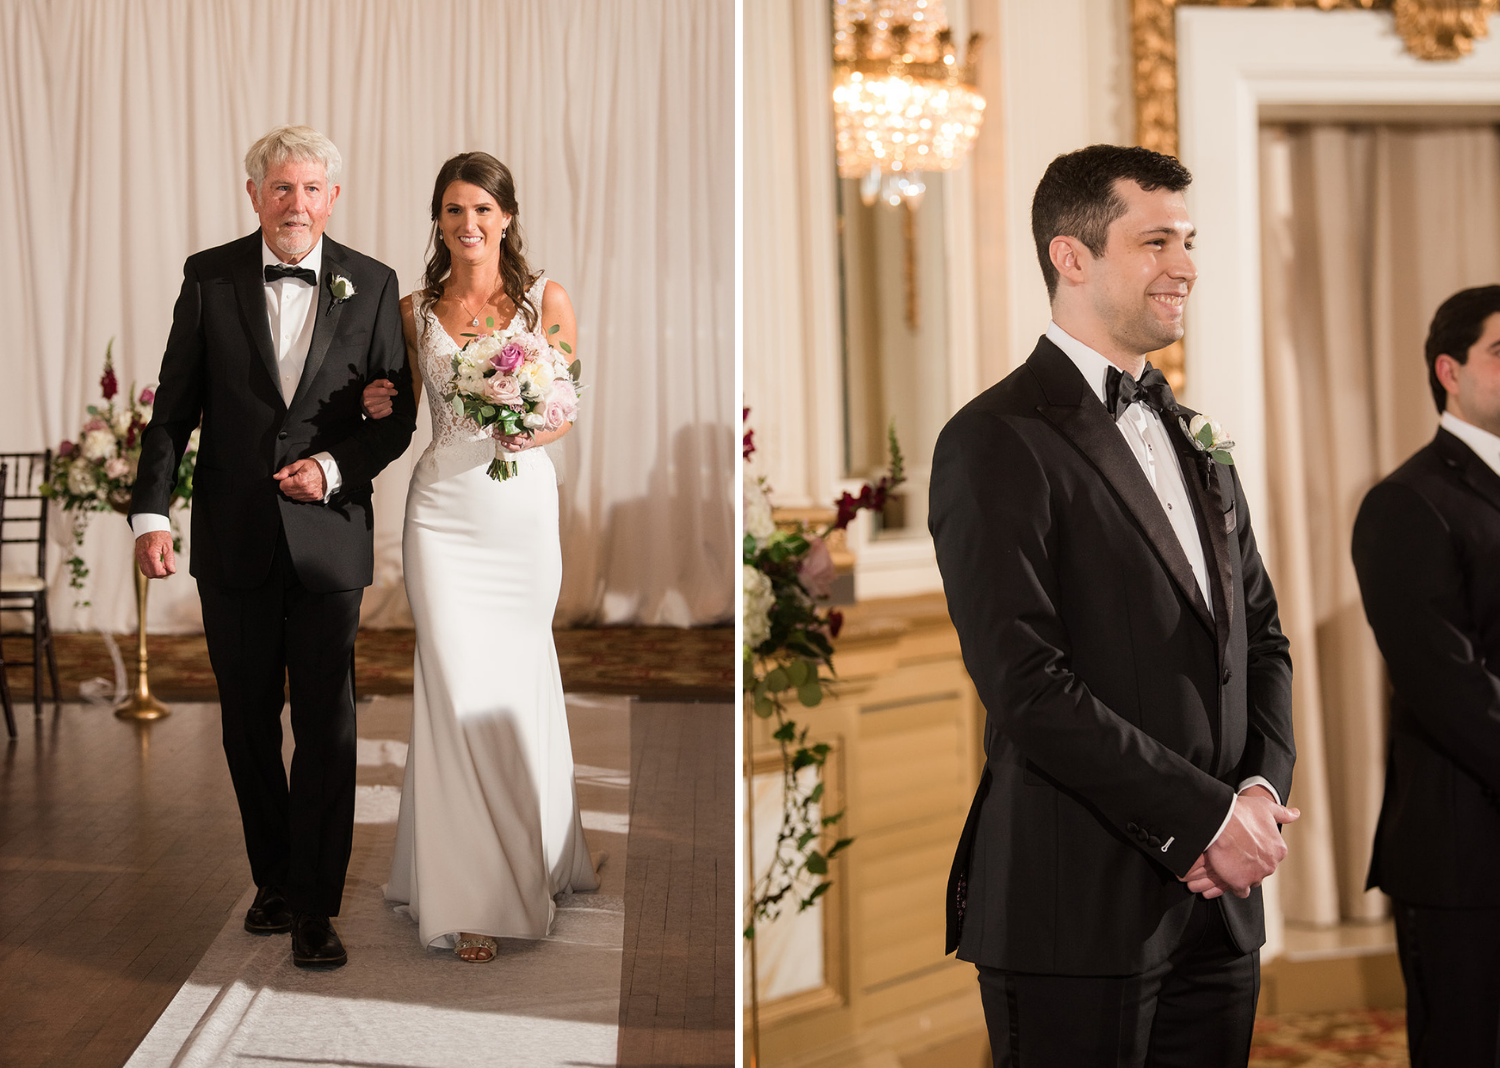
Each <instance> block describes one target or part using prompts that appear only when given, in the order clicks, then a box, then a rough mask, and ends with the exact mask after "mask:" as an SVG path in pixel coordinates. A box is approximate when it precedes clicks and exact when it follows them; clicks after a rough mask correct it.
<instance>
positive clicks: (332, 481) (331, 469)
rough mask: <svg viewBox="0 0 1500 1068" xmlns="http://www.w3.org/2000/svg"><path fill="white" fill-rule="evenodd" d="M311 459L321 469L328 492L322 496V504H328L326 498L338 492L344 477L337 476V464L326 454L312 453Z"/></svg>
mask: <svg viewBox="0 0 1500 1068" xmlns="http://www.w3.org/2000/svg"><path fill="white" fill-rule="evenodd" d="M313 459H314V460H316V461H318V466H319V467H321V468H322V469H323V480H324V481H325V482H327V483H328V492H327V493H325V494H323V503H324V504H327V503H328V498H330V497H332V496H333V495H334V494H335V493H337V492H338V491H339V487H340V486H342V485H343V484H344V476H343V475H341V474H339V462H338V461H337V460H335V459H334V458H333V457H332V456H330V455H329V454H328V453H326V452H315V453H313Z"/></svg>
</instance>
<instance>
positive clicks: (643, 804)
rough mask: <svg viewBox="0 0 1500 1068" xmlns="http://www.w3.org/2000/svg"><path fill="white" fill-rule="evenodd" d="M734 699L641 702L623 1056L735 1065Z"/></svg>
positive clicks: (633, 760) (633, 728)
mask: <svg viewBox="0 0 1500 1068" xmlns="http://www.w3.org/2000/svg"><path fill="white" fill-rule="evenodd" d="M734 723H735V715H734V706H733V705H730V704H703V705H684V704H645V703H638V704H636V705H635V707H634V708H633V709H632V711H631V714H630V793H631V796H630V847H629V858H628V862H627V865H626V869H625V959H624V963H623V965H622V968H623V970H622V972H621V978H620V1052H619V1063H620V1064H621V1065H622V1066H628V1068H637V1066H642V1068H643V1066H646V1065H653V1066H654V1065H697V1066H708V1065H729V1064H733V1063H734V1047H735V1031H734V1023H735V1010H734V1004H735V1002H734V970H735V967H736V965H737V960H738V949H739V938H738V937H737V933H738V924H737V923H736V910H735V894H734V788H735V783H736V782H737V781H738V779H737V777H736V775H735V771H734Z"/></svg>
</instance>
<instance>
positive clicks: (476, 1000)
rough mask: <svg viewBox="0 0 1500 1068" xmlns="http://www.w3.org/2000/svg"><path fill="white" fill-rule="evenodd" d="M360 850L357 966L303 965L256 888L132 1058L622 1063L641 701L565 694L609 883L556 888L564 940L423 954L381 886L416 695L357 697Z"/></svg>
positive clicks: (143, 1061)
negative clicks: (628, 856)
mask: <svg viewBox="0 0 1500 1068" xmlns="http://www.w3.org/2000/svg"><path fill="white" fill-rule="evenodd" d="M358 715H359V733H360V744H359V750H360V751H359V760H360V769H359V771H360V778H359V781H360V786H359V797H358V801H357V806H356V814H355V821H356V826H355V837H354V856H353V859H352V861H351V862H350V865H349V878H348V882H347V884H346V886H345V891H344V904H343V911H342V913H341V914H340V915H339V916H338V917H337V918H336V919H335V920H334V925H335V927H337V929H338V931H339V934H340V937H342V938H343V940H344V944H345V946H347V947H348V950H349V963H348V964H347V965H345V966H344V967H342V968H338V969H335V970H333V971H326V972H324V971H304V970H302V969H299V968H296V967H294V966H293V964H292V959H291V940H290V938H289V937H288V936H286V935H272V936H270V937H257V936H255V935H250V934H247V933H245V931H244V928H243V927H242V926H241V925H242V923H243V920H244V914H245V909H246V908H248V907H249V905H250V901H251V899H252V898H253V897H254V889H255V888H254V887H253V886H252V887H249V888H247V889H246V891H245V895H244V897H243V898H242V899H241V900H240V902H239V903H238V904H237V905H236V906H235V910H234V912H233V914H232V915H231V916H230V917H229V920H228V922H227V923H226V924H225V925H224V929H223V930H222V931H221V932H219V935H218V937H217V938H216V939H214V942H213V945H212V946H210V947H209V950H208V952H207V953H206V954H204V957H203V960H202V961H200V962H199V964H198V967H197V968H196V969H194V971H193V974H192V975H191V976H190V977H189V979H188V981H187V983H186V984H184V986H183V987H182V989H181V990H180V991H178V993H177V996H176V997H175V998H174V999H173V1000H172V1003H171V1004H170V1005H169V1006H168V1007H167V1010H166V1011H165V1012H164V1013H162V1016H161V1018H160V1019H159V1020H157V1022H156V1026H155V1027H153V1028H152V1029H151V1032H150V1033H149V1034H148V1035H147V1036H146V1038H145V1040H144V1041H143V1042H142V1043H141V1045H140V1046H139V1048H137V1050H136V1051H135V1054H134V1055H133V1056H132V1057H131V1058H130V1061H129V1062H128V1063H127V1065H126V1068H168V1066H171V1068H220V1066H245V1068H248V1066H252V1065H254V1066H261V1068H265V1066H271V1065H285V1066H297V1068H323V1066H329V1068H332V1066H351V1065H361V1066H371V1068H374V1066H379V1068H468V1066H470V1065H473V1066H476V1068H478V1066H484V1068H491V1066H495V1065H524V1066H527V1068H530V1066H549V1065H558V1066H564V1065H566V1066H573V1065H579V1066H585V1065H613V1064H614V1063H615V1053H616V1045H617V1041H618V1027H619V1015H620V963H621V945H622V942H623V938H624V927H625V903H624V894H625V890H624V887H625V845H626V831H627V829H628V825H629V801H630V790H629V785H630V783H629V775H630V772H629V769H630V704H629V698H625V697H602V696H591V695H579V694H569V695H568V726H569V730H570V731H571V733H572V738H573V754H574V759H575V761H576V762H577V772H576V774H577V780H578V800H579V804H580V806H581V807H582V808H583V825H584V829H585V831H586V832H587V835H588V842H589V849H590V851H591V852H592V853H594V854H595V859H596V861H597V859H598V854H599V853H601V852H603V853H605V854H607V855H608V858H609V859H608V860H607V861H606V862H605V863H604V865H603V866H602V868H601V869H600V872H599V875H600V888H599V891H598V892H597V893H592V894H573V895H567V896H564V897H561V898H559V899H558V910H557V919H556V921H555V923H554V924H553V931H552V936H551V937H550V938H548V939H546V940H545V941H540V942H527V941H521V940H515V939H504V940H502V941H501V943H500V953H499V956H498V957H497V959H496V960H494V961H493V962H491V963H489V964H468V963H465V962H464V961H461V960H459V959H458V958H457V957H455V956H454V955H453V953H452V952H451V951H439V950H429V949H424V948H422V947H421V946H419V945H418V943H417V928H416V924H415V923H414V922H412V920H411V919H410V918H409V917H408V916H407V915H406V912H405V909H404V908H392V907H391V906H389V905H388V904H387V903H386V901H385V899H384V897H383V895H382V894H381V889H380V888H381V886H382V885H383V884H384V883H385V881H386V879H387V877H388V875H389V871H390V861H391V850H392V847H393V845H394V840H395V831H396V822H395V821H396V803H397V800H398V799H399V797H400V785H399V784H400V782H401V770H402V767H403V766H404V764H405V760H406V744H405V740H406V738H407V735H408V730H409V725H410V719H411V699H410V698H376V699H374V700H373V701H370V702H366V703H363V704H361V705H360V706H359V713H358Z"/></svg>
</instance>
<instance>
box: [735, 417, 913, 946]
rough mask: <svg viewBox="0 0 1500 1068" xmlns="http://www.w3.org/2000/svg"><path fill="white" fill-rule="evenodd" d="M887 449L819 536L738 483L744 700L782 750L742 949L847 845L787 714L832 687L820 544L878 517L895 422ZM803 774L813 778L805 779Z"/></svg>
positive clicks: (895, 447)
mask: <svg viewBox="0 0 1500 1068" xmlns="http://www.w3.org/2000/svg"><path fill="white" fill-rule="evenodd" d="M748 414H749V412H748V410H747V411H746V415H748ZM888 439H889V443H890V449H891V468H890V472H889V474H888V475H886V476H885V477H884V478H881V479H880V481H879V482H877V483H874V484H873V485H872V484H868V483H867V484H866V485H865V486H864V487H863V488H862V489H861V491H860V493H859V494H858V495H857V496H855V495H853V494H850V493H847V492H846V493H844V494H843V495H842V496H841V497H840V498H839V500H838V501H837V502H836V503H837V508H838V512H837V517H836V518H835V520H834V522H833V523H832V524H831V525H830V526H829V527H828V528H827V529H826V530H824V531H823V532H822V534H812V533H810V532H809V531H808V530H807V529H806V528H805V526H804V525H803V524H801V523H800V522H799V523H798V524H796V527H795V529H791V530H785V529H779V528H778V527H777V526H776V524H775V523H774V521H773V520H772V518H771V504H770V497H769V493H768V490H767V487H766V485H765V482H764V480H762V479H757V480H754V481H753V482H752V481H750V480H747V481H746V486H745V541H744V547H743V555H742V576H743V583H744V595H745V645H744V649H743V655H744V672H743V677H744V700H745V701H746V702H747V704H748V705H749V706H750V709H751V711H753V712H754V713H755V715H756V716H758V717H760V718H761V719H775V721H776V729H775V730H774V731H773V732H772V735H771V736H772V737H773V738H775V739H776V742H777V744H778V745H779V746H780V748H781V777H782V783H781V794H782V812H781V825H780V827H779V828H778V829H777V832H776V843H775V847H774V848H773V850H772V855H771V860H770V863H769V865H768V866H767V868H766V870H765V872H764V874H762V875H759V876H755V875H754V873H753V872H752V877H753V882H752V886H751V908H750V919H749V922H748V923H747V924H746V926H745V929H744V937H745V938H747V939H750V938H754V937H755V927H756V924H757V923H760V922H762V921H770V920H774V919H775V918H776V917H777V916H779V915H780V914H781V911H782V909H783V908H785V907H786V906H788V905H789V904H791V903H793V902H795V903H796V906H797V911H798V912H803V911H805V910H806V909H808V908H811V907H812V905H813V904H814V903H815V902H816V901H817V900H818V898H820V897H822V896H823V895H824V894H826V893H827V892H828V890H829V889H830V888H831V887H832V886H833V880H832V879H830V878H829V863H830V862H831V861H832V860H833V859H834V858H835V857H837V856H838V855H839V854H840V853H842V852H843V851H844V850H845V849H847V848H848V847H849V846H850V845H851V844H852V843H853V841H854V840H853V839H852V838H837V837H834V835H833V831H832V828H834V827H835V826H836V825H837V824H838V823H839V822H840V821H841V820H842V819H843V817H844V812H843V810H842V809H841V810H839V811H838V812H835V813H833V814H831V815H826V816H825V815H821V814H820V809H819V805H820V804H821V803H822V800H823V797H824V790H825V785H826V784H825V782H824V779H823V768H824V766H825V764H826V763H827V760H828V755H829V753H830V752H831V751H832V750H831V747H830V746H829V745H828V744H827V743H826V742H816V741H811V740H810V738H809V732H810V728H809V727H807V726H803V725H800V724H799V723H798V722H797V721H796V720H794V719H793V718H792V717H791V715H790V714H789V711H790V708H791V702H792V701H793V700H794V699H795V701H796V702H797V704H798V705H800V706H801V707H804V708H814V707H816V706H817V705H818V704H820V703H821V702H822V700H823V697H824V695H825V694H826V693H827V692H828V688H829V687H830V686H831V685H832V684H833V682H834V669H833V641H832V639H834V638H836V637H838V633H839V629H840V627H841V626H842V625H843V616H842V614H841V613H840V612H839V611H838V610H837V609H836V608H826V609H825V608H820V607H819V602H820V601H823V600H826V598H827V595H828V585H829V583H830V581H831V579H832V572H833V565H832V560H831V558H830V557H829V555H828V548H827V545H826V544H825V539H826V538H827V537H828V536H829V535H830V534H832V533H833V532H834V531H835V530H843V529H845V528H846V527H848V525H849V523H850V522H851V521H852V520H853V519H854V517H855V516H856V515H858V514H859V512H860V511H861V510H863V509H872V510H876V511H878V510H880V509H881V508H883V507H884V506H885V501H886V497H887V495H888V494H889V492H890V491H891V490H892V489H894V488H895V487H896V486H898V485H900V484H901V482H902V481H903V480H904V470H903V464H902V456H901V447H900V444H899V443H898V442H897V440H896V427H895V423H894V421H893V422H892V424H891V427H890V430H889V433H888ZM754 451H755V446H754V444H753V434H752V432H751V431H749V430H746V431H745V435H744V440H743V456H744V458H745V459H747V460H748V459H749V458H750V455H751V453H753V452H754ZM825 669H826V671H827V674H826V675H825V674H824V671H825ZM808 769H812V772H813V773H812V774H811V775H805V774H804V773H805V772H807V771H808ZM809 779H811V780H812V782H811V785H807V780H809ZM752 803H753V802H752ZM830 838H832V839H833V840H832V841H831V842H830V841H829V839H830Z"/></svg>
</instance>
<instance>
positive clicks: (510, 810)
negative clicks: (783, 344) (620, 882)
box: [385, 279, 598, 948]
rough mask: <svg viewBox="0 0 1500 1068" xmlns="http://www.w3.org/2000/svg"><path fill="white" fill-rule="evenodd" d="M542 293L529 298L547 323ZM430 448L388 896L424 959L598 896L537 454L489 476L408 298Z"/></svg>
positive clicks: (432, 328)
mask: <svg viewBox="0 0 1500 1068" xmlns="http://www.w3.org/2000/svg"><path fill="white" fill-rule="evenodd" d="M546 284H547V283H546V280H545V279H539V280H538V281H537V283H536V284H535V286H533V287H532V289H531V291H530V293H529V294H528V295H529V296H530V298H531V302H532V306H533V307H535V308H537V309H540V308H541V306H542V300H541V297H542V290H543V287H545V286H546ZM413 303H414V304H415V305H416V307H415V308H414V309H413V310H414V313H415V316H416V323H417V332H418V348H417V363H418V366H419V368H420V372H421V375H422V384H423V389H424V390H425V391H426V394H427V407H428V411H429V412H430V413H431V415H432V427H433V441H432V444H431V445H430V446H428V448H427V451H426V452H424V453H423V454H422V457H421V459H420V460H418V461H417V466H416V469H415V470H414V471H413V472H412V479H411V487H410V489H409V490H408V492H407V497H406V526H405V529H404V534H403V541H402V560H403V563H404V566H405V570H406V592H407V597H408V599H409V600H410V601H411V610H412V616H413V618H414V619H415V621H416V627H417V656H416V678H415V693H414V695H413V696H414V705H413V709H412V726H411V746H410V748H409V749H408V751H407V757H406V780H405V783H404V785H403V786H402V788H401V814H400V818H399V821H398V823H397V828H396V854H395V858H394V860H393V861H392V864H391V881H390V883H389V885H388V886H387V887H386V891H385V893H386V897H387V899H389V900H391V901H397V902H404V903H407V904H408V905H409V906H410V910H411V914H412V916H413V917H414V918H415V919H416V920H417V924H418V933H419V937H420V938H421V942H422V944H423V945H424V946H446V947H449V948H451V947H452V945H453V943H454V939H455V938H456V936H457V934H458V932H461V931H467V932H472V933H477V934H486V935H491V936H495V937H505V938H544V937H546V935H547V933H548V931H549V930H550V929H551V926H552V917H553V912H554V908H555V906H554V903H553V895H554V894H559V893H563V892H567V891H572V890H593V889H597V887H598V880H597V878H596V876H595V874H594V869H593V866H592V865H591V863H590V861H589V854H588V847H587V845H586V843H585V841H584V837H583V826H582V823H581V821H580V818H579V812H578V800H577V791H576V790H575V789H574V785H573V751H572V748H571V742H570V740H569V737H568V720H567V712H566V708H565V706H564V704H563V690H562V678H561V676H560V675H559V673H558V667H557V650H556V648H555V647H554V646H553V643H552V613H553V609H554V608H555V607H556V605H557V594H558V587H559V584H560V583H561V580H562V553H561V550H560V548H559V544H558V533H557V476H556V473H555V472H554V471H553V468H552V461H551V460H550V459H549V458H548V456H547V453H546V450H545V449H544V448H540V447H533V448H530V449H527V450H525V451H523V452H521V453H519V454H518V455H516V456H515V457H513V458H514V459H515V460H516V462H517V464H518V472H517V474H515V475H512V476H511V477H510V478H509V479H507V480H505V481H504V482H496V481H494V480H493V479H491V478H490V477H489V475H488V474H486V468H487V467H488V465H489V462H490V461H491V460H492V459H494V457H495V441H494V439H493V438H491V437H490V436H489V435H488V434H486V433H484V432H482V431H477V430H476V429H475V427H474V424H472V423H470V422H469V421H468V420H466V419H460V418H459V417H458V416H457V415H455V414H454V411H453V409H452V407H450V406H449V404H448V403H447V402H446V401H445V400H444V399H443V394H444V392H445V391H446V388H447V382H448V378H449V376H450V374H451V372H452V367H451V364H450V361H451V359H452V357H453V353H454V352H456V351H457V350H458V347H459V346H458V345H457V344H456V343H455V342H454V340H453V339H452V338H451V337H449V335H448V334H447V332H446V331H445V330H444V329H443V327H442V325H441V324H440V323H439V322H438V320H437V317H436V316H435V315H434V314H432V312H431V310H430V309H428V308H426V307H424V306H423V305H422V304H420V303H418V298H417V297H416V296H415V295H414V296H413Z"/></svg>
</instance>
